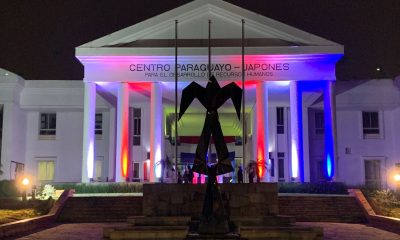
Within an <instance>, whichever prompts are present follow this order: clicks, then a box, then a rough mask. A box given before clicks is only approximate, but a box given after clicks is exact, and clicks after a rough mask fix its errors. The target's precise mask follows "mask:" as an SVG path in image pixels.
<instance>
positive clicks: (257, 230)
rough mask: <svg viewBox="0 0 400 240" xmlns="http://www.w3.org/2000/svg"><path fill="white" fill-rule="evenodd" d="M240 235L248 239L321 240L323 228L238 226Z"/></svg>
mask: <svg viewBox="0 0 400 240" xmlns="http://www.w3.org/2000/svg"><path fill="white" fill-rule="evenodd" d="M239 231H240V236H241V237H242V238H245V239H248V240H261V239H263V240H323V239H324V233H323V229H322V228H319V227H302V226H293V227H262V226H251V227H250V226H248V227H240V229H239Z"/></svg>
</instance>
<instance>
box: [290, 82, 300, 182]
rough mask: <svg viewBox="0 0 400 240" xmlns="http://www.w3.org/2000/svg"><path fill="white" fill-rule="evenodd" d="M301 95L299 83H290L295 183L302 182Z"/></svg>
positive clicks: (292, 172) (291, 140)
mask: <svg viewBox="0 0 400 240" xmlns="http://www.w3.org/2000/svg"><path fill="white" fill-rule="evenodd" d="M301 101H302V99H301V93H299V89H298V83H297V81H291V82H290V154H291V156H290V163H291V164H290V165H291V178H292V180H293V181H296V182H298V181H301V179H300V177H301V176H300V164H301V161H300V159H301V155H300V151H301V149H300V148H301V147H302V146H301V141H300V137H301V136H300V128H301V125H300V123H301V121H300V120H301V116H300V115H301V111H302V110H301V106H302V104H301Z"/></svg>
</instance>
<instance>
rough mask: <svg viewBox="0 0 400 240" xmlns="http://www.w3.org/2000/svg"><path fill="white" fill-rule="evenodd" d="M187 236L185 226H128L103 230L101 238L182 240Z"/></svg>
mask: <svg viewBox="0 0 400 240" xmlns="http://www.w3.org/2000/svg"><path fill="white" fill-rule="evenodd" d="M187 234H188V227H187V226H129V227H123V228H113V229H110V228H105V229H104V230H103V237H104V238H109V239H145V240H147V239H165V240H167V239H168V240H178V239H179V240H182V239H185V237H186V235H187Z"/></svg>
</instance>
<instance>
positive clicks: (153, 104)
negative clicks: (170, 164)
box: [150, 82, 163, 182]
mask: <svg viewBox="0 0 400 240" xmlns="http://www.w3.org/2000/svg"><path fill="white" fill-rule="evenodd" d="M162 118H163V111H162V86H161V84H160V83H157V82H153V83H152V84H151V99H150V182H155V181H156V180H157V178H160V177H161V163H160V161H161V158H162V149H161V148H162Z"/></svg>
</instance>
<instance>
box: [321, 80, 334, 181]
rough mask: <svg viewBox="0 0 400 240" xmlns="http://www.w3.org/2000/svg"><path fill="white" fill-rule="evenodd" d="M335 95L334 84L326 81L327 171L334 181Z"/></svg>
mask: <svg viewBox="0 0 400 240" xmlns="http://www.w3.org/2000/svg"><path fill="white" fill-rule="evenodd" d="M335 113H336V110H335V95H334V82H333V81H326V84H325V88H324V119H325V128H324V130H325V167H326V169H325V171H326V175H327V178H328V180H332V179H333V177H334V176H335V170H336V164H335V163H336V162H335V160H336V154H335V153H336V142H335V132H336V131H335Z"/></svg>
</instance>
